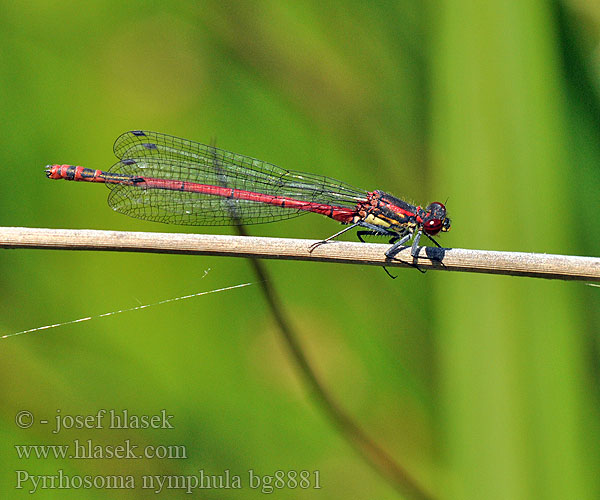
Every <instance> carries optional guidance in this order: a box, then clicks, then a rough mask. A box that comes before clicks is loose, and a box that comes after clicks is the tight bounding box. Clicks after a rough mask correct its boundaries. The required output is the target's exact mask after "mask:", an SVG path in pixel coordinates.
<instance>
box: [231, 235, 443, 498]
mask: <svg viewBox="0 0 600 500" xmlns="http://www.w3.org/2000/svg"><path fill="white" fill-rule="evenodd" d="M237 232H238V234H239V235H240V236H243V237H247V236H248V235H247V233H246V230H245V228H244V227H243V226H237ZM248 260H249V261H250V263H251V264H252V267H253V269H254V272H255V273H256V276H257V278H258V281H259V283H258V284H259V285H260V286H261V288H262V291H263V294H264V296H265V299H266V301H267V304H268V305H269V308H270V309H271V312H272V313H273V317H274V318H275V321H276V323H277V326H278V327H279V330H280V331H281V335H282V337H283V340H284V342H285V345H286V346H287V348H288V350H289V353H290V355H291V357H292V359H293V361H294V364H295V366H296V369H297V371H298V373H299V375H300V376H301V378H302V379H303V381H304V383H305V385H306V386H307V388H308V389H309V391H310V392H311V393H312V394H313V395H314V397H316V399H317V401H318V403H319V404H320V407H321V409H322V410H323V411H324V412H325V414H326V415H327V417H328V418H329V419H330V420H331V422H332V423H333V424H334V425H335V426H336V427H337V428H338V430H339V431H340V433H341V434H342V436H343V437H344V438H345V439H346V440H347V441H348V442H349V443H350V444H351V445H352V446H353V447H354V449H355V450H356V451H357V452H358V453H359V454H360V455H361V456H362V458H363V459H364V460H365V461H366V462H367V463H368V464H369V465H371V466H372V467H373V468H374V469H375V470H376V471H377V472H378V473H379V474H381V475H382V476H383V477H384V478H385V479H386V480H387V481H388V482H390V483H391V484H392V486H394V487H395V488H396V489H397V490H398V491H400V492H401V493H402V494H404V495H407V496H408V497H409V498H413V499H415V500H430V499H432V498H433V497H431V496H430V495H428V494H427V493H426V492H425V491H424V490H423V488H422V487H421V486H420V485H419V484H418V483H417V482H416V481H415V479H414V478H413V477H412V476H411V475H410V474H409V473H408V472H407V471H406V470H405V469H404V468H403V467H402V466H400V464H398V463H397V462H396V461H395V460H394V459H393V458H392V457H391V456H390V455H389V454H388V453H387V452H386V451H385V450H384V449H382V448H380V447H379V446H378V445H377V443H375V442H374V441H372V440H371V439H370V438H369V436H367V434H366V433H365V432H364V431H363V430H362V429H361V428H360V427H359V426H358V424H357V423H356V422H355V421H354V420H353V419H352V417H351V416H350V415H348V414H347V413H346V412H345V411H344V410H342V408H341V407H340V406H339V405H338V404H337V403H336V402H335V401H334V399H333V398H332V396H331V395H330V394H329V392H328V391H327V389H326V388H325V386H324V385H323V384H322V383H321V381H320V380H319V378H318V377H317V374H316V372H315V371H314V370H313V368H312V366H311V364H310V362H309V360H308V358H307V356H306V354H305V353H304V350H303V349H302V347H301V345H300V341H299V337H298V335H297V334H296V332H295V331H294V329H293V328H292V326H291V323H290V322H289V320H288V318H287V316H286V314H285V312H284V310H283V307H282V305H281V300H280V299H279V295H278V294H277V290H276V289H275V287H274V286H273V280H272V278H271V277H270V276H269V274H268V271H267V269H266V267H265V266H264V265H263V263H262V261H261V260H259V259H258V258H256V257H250V258H249V259H248Z"/></svg>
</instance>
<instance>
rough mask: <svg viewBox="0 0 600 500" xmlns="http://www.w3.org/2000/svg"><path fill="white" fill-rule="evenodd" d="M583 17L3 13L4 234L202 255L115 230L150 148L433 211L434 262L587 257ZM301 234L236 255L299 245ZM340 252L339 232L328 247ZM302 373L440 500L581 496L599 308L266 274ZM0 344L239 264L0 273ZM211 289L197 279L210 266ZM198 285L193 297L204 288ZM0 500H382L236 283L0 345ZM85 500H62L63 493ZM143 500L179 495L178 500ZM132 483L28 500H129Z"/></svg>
mask: <svg viewBox="0 0 600 500" xmlns="http://www.w3.org/2000/svg"><path fill="white" fill-rule="evenodd" d="M599 5H600V4H598V3H597V2H586V1H584V0H564V1H562V2H548V1H541V0H526V1H523V2H504V1H488V2H478V1H476V0H470V1H463V0H454V1H449V0H438V1H432V2H410V1H399V2H370V3H368V2H360V1H345V2H326V3H323V2H317V1H312V2H289V3H284V2H277V1H261V2H248V1H246V2H241V1H238V2H236V1H232V2H218V1H207V2H185V1H154V2H151V1H147V2H140V1H133V2H117V1H108V0H104V1H88V2H75V1H60V2H56V1H55V2H52V1H29V2H11V1H7V0H5V1H0V109H1V111H2V121H1V122H0V130H1V135H0V137H1V138H0V141H1V148H0V156H1V164H2V168H3V173H4V176H3V181H2V183H0V219H1V224H2V225H3V226H28V227H51V228H91V229H115V230H134V231H161V232H169V231H171V232H181V231H188V232H214V233H223V234H230V233H232V230H231V229H230V228H185V227H176V226H166V225H160V224H153V223H148V222H143V221H138V220H135V219H130V218H128V217H125V216H122V215H119V214H117V213H115V212H112V211H111V210H110V209H109V208H108V206H107V204H106V196H107V194H108V191H107V190H106V189H105V188H104V187H102V186H95V185H91V184H90V185H84V184H73V183H67V182H50V181H48V180H47V179H46V178H45V177H44V174H43V166H44V165H46V164H47V163H72V164H77V165H84V166H88V167H93V168H107V167H109V166H110V165H111V164H112V163H114V161H115V160H114V158H113V157H112V149H111V146H112V142H113V140H114V139H115V138H116V137H117V136H118V135H119V134H120V133H122V132H124V131H126V130H131V129H140V128H141V129H146V130H156V131H160V132H165V133H169V134H173V135H178V136H182V137H186V138H189V139H194V140H198V141H201V142H210V141H211V140H216V143H217V145H218V146H220V147H222V148H225V149H229V150H233V151H236V152H240V153H244V154H247V155H250V156H253V157H257V158H261V159H263V160H266V161H269V162H272V163H275V164H277V165H280V166H283V167H285V168H290V169H295V170H304V171H309V172H314V173H319V174H324V175H328V176H332V177H335V178H339V179H341V180H344V181H346V182H348V183H351V184H353V185H356V186H359V187H363V188H365V189H376V188H379V189H385V190H387V191H389V192H391V193H394V194H396V195H398V196H400V197H404V198H406V199H407V200H408V201H416V202H419V203H428V202H430V201H434V200H441V201H446V199H447V200H448V201H447V206H448V210H449V212H450V215H451V217H452V220H453V230H452V232H450V233H449V234H447V235H446V234H445V235H443V236H442V237H441V238H440V241H441V243H442V244H444V245H445V246H448V247H463V248H476V249H494V250H507V251H508V250H513V251H532V252H546V253H558V254H578V255H591V256H597V255H599V254H600V251H599V249H598V243H597V242H598V241H599V240H600V222H599V219H598V216H597V214H598V210H599V208H600V207H599V203H598V188H599V186H600V107H599V106H600V100H599V98H598V96H599V95H600V69H599V63H600V45H599V42H600V36H599V27H600V6H599ZM338 229H339V226H337V225H335V224H334V223H333V222H332V221H331V220H328V219H326V218H321V217H317V216H312V215H307V216H306V217H301V218H299V219H293V220H290V221H288V222H283V223H276V224H269V225H264V226H253V227H251V228H250V230H251V232H252V234H254V235H265V236H267V235H268V236H281V237H302V238H314V239H318V238H323V237H326V236H329V235H330V234H332V233H333V232H335V231H337V230H338ZM347 238H348V239H353V238H354V235H350V234H348V235H347ZM266 265H267V266H268V269H269V271H270V272H271V273H272V274H271V278H272V284H273V285H274V286H276V287H277V288H278V290H279V292H280V294H281V296H282V298H283V301H284V305H285V308H286V310H287V311H288V313H289V315H290V317H291V318H292V322H293V324H294V326H295V327H296V328H297V329H298V331H299V332H301V342H302V345H303V346H304V349H305V350H306V353H307V355H308V356H309V357H310V359H311V360H312V361H313V363H314V365H315V367H316V370H317V372H318V374H319V376H320V377H321V378H322V380H323V381H324V382H325V384H326V385H327V387H328V388H329V390H330V391H331V392H332V393H333V394H334V395H335V398H336V400H337V401H338V402H339V404H340V405H341V406H342V407H343V408H345V409H346V410H347V411H348V413H350V414H351V415H352V416H353V417H354V418H355V419H356V420H357V421H358V422H359V423H360V425H361V426H362V427H363V428H364V429H365V430H366V432H367V433H368V434H369V435H370V436H371V437H372V438H373V439H374V440H375V441H376V442H377V443H379V444H381V445H382V446H383V447H384V448H385V449H386V450H387V451H388V452H389V453H390V454H391V455H392V456H393V457H394V458H395V459H396V460H397V462H399V463H400V464H402V466H403V467H405V468H406V469H407V470H408V471H409V472H410V474H411V475H412V476H414V477H415V478H416V480H417V481H418V482H419V483H420V484H421V485H422V487H423V489H424V490H426V491H427V492H429V493H430V494H431V495H432V496H434V497H435V498H461V499H481V498H485V499H495V498H498V499H528V498H556V499H565V498H577V499H583V498H590V499H591V498H598V497H599V496H600V485H599V480H598V473H597V471H598V468H599V467H600V452H599V450H598V438H599V435H600V426H599V422H600V421H599V416H600V392H599V390H598V381H599V380H598V379H599V377H598V373H599V372H598V347H599V345H598V331H597V325H598V323H599V321H600V316H599V314H598V307H597V305H598V303H599V302H600V290H598V289H597V288H593V287H589V286H586V285H584V284H581V283H569V282H559V281H544V280H536V279H526V278H512V277H500V276H485V275H469V274H461V273H444V272H428V273H427V274H425V275H422V274H420V273H418V272H416V271H414V270H410V269H409V270H404V269H401V270H398V271H397V274H399V277H398V279H397V280H390V279H389V278H388V277H387V276H386V275H385V273H384V272H383V271H382V270H381V269H378V268H375V267H360V266H342V265H334V264H323V263H297V262H285V261H279V262H277V261H269V262H267V263H266ZM0 266H1V268H0V279H1V285H2V286H1V287H0V311H1V314H0V318H1V323H0V327H1V333H2V334H5V333H11V332H16V331H19V330H24V329H28V328H32V327H36V326H41V325H46V324H51V323H55V322H62V321H68V320H71V319H76V318H81V317H85V316H88V315H95V314H100V313H104V312H107V311H113V310H118V309H123V308H127V307H134V306H136V305H139V304H140V303H142V304H145V303H151V302H156V301H159V300H162V299H166V298H169V297H174V296H178V295H184V294H188V293H194V292H198V291H203V290H211V289H216V288H221V287H225V286H230V285H235V284H239V283H245V282H249V281H255V277H254V276H253V273H252V269H251V267H250V266H249V265H248V263H247V262H246V261H245V260H243V259H234V258H213V257H195V256H174V255H170V256H169V255H141V254H140V255H135V254H117V253H100V252H67V251H42V250H4V251H3V252H2V258H1V259H0ZM209 269H210V270H209ZM206 270H209V272H208V273H207V274H206V276H204V275H205V271H206ZM0 352H1V353H2V360H1V362H0V370H1V380H2V384H1V389H0V394H1V398H2V404H1V408H2V420H1V431H0V433H1V435H0V438H1V439H2V451H1V453H2V457H3V458H2V463H3V467H2V469H3V472H2V474H1V475H0V478H1V479H0V488H1V491H3V498H24V497H29V494H28V493H27V491H28V490H29V489H31V487H32V483H31V482H28V483H26V484H24V485H23V486H24V488H23V489H16V488H15V485H16V477H17V476H16V473H15V471H16V470H26V471H28V472H29V473H30V474H33V475H35V474H38V475H41V474H56V473H57V471H58V470H59V469H62V470H63V471H64V473H65V474H68V475H86V474H88V475H107V474H134V475H135V476H136V477H139V476H141V475H142V474H157V475H158V474H169V475H177V474H192V475H193V474H198V470H199V469H203V470H204V471H205V473H206V474H223V471H225V470H227V469H229V470H230V471H231V474H239V475H241V476H242V481H243V485H244V488H243V489H241V490H233V489H229V490H197V491H195V493H194V494H195V496H196V497H199V498H246V497H247V498H262V497H263V494H261V493H260V491H259V490H252V489H250V488H249V487H248V484H247V473H248V472H247V471H248V470H249V469H253V470H254V471H255V473H257V474H261V475H268V474H273V473H274V472H275V471H276V470H310V471H320V478H321V484H322V489H320V490H312V489H311V490H302V489H299V488H298V489H283V490H280V491H277V492H276V493H274V494H275V495H277V497H278V498H320V497H322V498H330V499H336V498H340V499H341V498H381V499H386V498H401V495H400V494H399V493H398V492H397V491H396V490H395V489H394V488H393V487H392V486H391V485H390V484H389V483H387V482H386V481H385V480H384V479H383V478H382V477H381V475H379V474H378V473H377V472H376V471H374V470H373V469H372V468H370V467H369V466H368V465H366V464H365V463H364V462H363V461H362V460H361V458H360V457H359V456H358V455H357V454H356V453H355V451H354V450H353V448H352V447H351V446H350V445H349V444H348V443H347V442H346V441H345V440H344V439H343V438H342V437H341V436H340V435H339V433H338V432H337V431H336V430H335V428H334V427H333V426H332V425H331V423H330V422H329V421H328V420H327V418H326V417H325V416H324V415H323V412H322V411H321V410H320V408H319V406H318V405H317V404H316V403H315V401H314V399H313V398H311V396H310V394H309V393H307V391H306V389H305V387H304V386H303V385H302V384H301V382H300V380H301V379H300V377H299V376H298V374H297V372H296V371H295V369H294V365H293V363H292V361H291V360H290V358H289V355H288V353H287V351H286V349H285V346H284V345H283V342H282V341H281V338H280V336H279V332H278V330H277V328H276V325H275V323H274V321H273V319H272V317H271V315H270V311H269V310H268V307H267V306H266V303H265V301H264V299H263V297H262V295H261V291H260V288H259V286H257V285H254V286H250V287H245V288H241V289H236V290H232V291H229V292H223V293H219V294H212V295H207V296H203V297H199V298H195V299H191V300H188V301H181V302H176V303H172V304H167V305H163V306H157V307H155V308H150V309H146V310H142V311H136V312H131V313H126V314H122V315H116V316H112V317H108V318H103V319H98V320H93V321H89V322H85V323H81V324H73V325H69V326H65V327H62V328H58V329H53V330H47V331H43V332H39V333H34V334H30V335H23V336H19V337H14V338H9V339H5V340H2V341H1V343H0ZM101 408H104V409H117V410H121V409H124V408H125V409H128V410H129V412H130V413H132V414H153V413H158V412H160V410H161V409H166V411H167V413H169V414H172V415H174V417H173V420H172V423H173V425H174V429H172V430H152V429H150V430H110V429H103V430H89V429H87V430H86V429H84V430H65V431H63V432H60V433H56V434H54V433H52V432H51V430H52V428H51V427H50V426H51V424H49V425H46V426H44V425H39V424H37V423H36V424H35V425H34V426H33V427H32V428H30V429H19V428H18V427H17V426H16V425H15V415H16V414H17V413H18V412H19V411H21V410H30V411H31V412H33V414H34V416H35V418H36V419H37V420H39V419H43V418H46V419H49V420H50V421H51V423H52V422H54V418H55V416H56V414H57V410H60V412H61V414H63V415H77V414H79V415H86V414H95V413H96V412H97V411H98V410H99V409H101ZM74 439H80V440H83V441H86V440H88V439H93V440H94V442H95V443H98V444H119V443H123V442H124V441H125V440H126V439H129V440H131V442H132V443H134V444H137V445H138V446H139V447H140V448H141V447H142V446H145V445H148V444H149V445H157V444H183V445H185V446H186V448H187V452H188V458H187V459H185V460H74V459H65V460H51V459H45V460H42V459H29V460H25V459H19V458H17V453H16V450H15V448H14V446H15V445H16V444H69V443H72V442H73V440H74ZM82 495H83V496H82ZM160 495H161V496H160V497H161V498H171V497H178V498H180V497H182V495H185V494H184V493H183V492H182V491H180V490H169V491H163V492H162V493H161V494H160ZM149 496H152V497H154V496H155V495H154V493H151V490H143V489H141V487H138V488H136V489H134V490H127V491H120V490H109V489H86V490H64V489H62V490H61V489H52V488H48V489H44V490H40V489H38V492H37V497H38V498H148V497H149Z"/></svg>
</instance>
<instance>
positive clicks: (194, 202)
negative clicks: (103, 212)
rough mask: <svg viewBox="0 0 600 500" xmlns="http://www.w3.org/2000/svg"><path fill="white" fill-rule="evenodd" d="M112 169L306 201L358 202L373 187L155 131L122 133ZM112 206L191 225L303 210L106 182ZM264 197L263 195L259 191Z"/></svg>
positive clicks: (277, 216) (248, 220)
mask: <svg viewBox="0 0 600 500" xmlns="http://www.w3.org/2000/svg"><path fill="white" fill-rule="evenodd" d="M114 151H115V154H116V155H117V157H118V158H119V159H120V160H121V161H120V162H119V163H117V164H115V165H114V166H113V167H112V168H111V170H110V171H111V172H115V173H119V174H126V175H131V176H134V177H136V178H140V179H143V178H154V179H165V180H169V181H181V182H193V183H198V184H203V185H209V186H219V187H226V188H233V189H240V190H244V191H249V192H253V193H258V194H261V195H265V196H281V197H286V198H291V199H294V200H299V201H304V202H306V203H322V204H325V205H332V206H337V207H355V206H356V203H357V201H359V200H364V199H365V195H366V193H365V192H364V191H360V190H358V189H356V188H354V187H352V186H350V185H348V184H345V183H343V182H340V181H337V180H335V179H331V178H328V177H323V176H318V175H313V174H305V173H301V172H293V171H290V170H285V169H282V168H279V167H277V166H276V165H272V164H270V163H266V162H263V161H260V160H256V159H254V158H250V157H247V156H244V155H240V154H236V153H231V152H228V151H224V150H222V149H218V148H215V147H212V146H207V145H204V144H200V143H197V142H193V141H189V140H185V139H179V138H177V137H173V136H169V135H165V134H159V133H156V132H144V131H132V132H127V133H125V134H123V135H121V136H120V137H119V138H118V139H117V140H116V142H115V145H114ZM107 185H108V186H109V187H110V188H111V190H112V192H111V194H110V196H109V204H110V206H111V207H112V208H113V209H115V210H117V211H119V212H122V213H125V214H127V215H130V216H132V217H138V218H141V219H147V220H154V221H159V222H167V223H173V224H189V225H229V224H232V223H233V224H235V223H242V224H256V223H262V222H272V221H276V220H282V219H287V218H290V217H296V216H299V215H303V214H305V213H306V211H304V210H299V209H298V208H287V207H282V206H279V205H271V204H268V203H265V202H262V201H251V200H243V199H235V198H227V197H223V196H214V195H210V194H205V193H198V192H188V191H184V190H181V191H177V190H163V189H145V188H144V187H143V186H144V183H143V182H142V183H139V184H137V185H136V184H134V185H125V184H107ZM259 198H260V197H259Z"/></svg>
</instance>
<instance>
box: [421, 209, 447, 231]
mask: <svg viewBox="0 0 600 500" xmlns="http://www.w3.org/2000/svg"><path fill="white" fill-rule="evenodd" d="M432 205H433V203H432ZM440 205H441V203H440ZM430 206H431V205H430ZM442 206H443V205H442ZM442 226H443V223H442V220H441V219H429V220H428V221H427V222H425V224H424V225H423V231H424V232H425V234H429V235H431V236H434V235H436V234H438V233H439V232H440V231H441V230H442Z"/></svg>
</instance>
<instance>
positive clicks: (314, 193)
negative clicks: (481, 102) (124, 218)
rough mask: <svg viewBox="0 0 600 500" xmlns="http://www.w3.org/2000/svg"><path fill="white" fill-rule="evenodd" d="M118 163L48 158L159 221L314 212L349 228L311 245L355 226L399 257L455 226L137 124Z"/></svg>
mask: <svg viewBox="0 0 600 500" xmlns="http://www.w3.org/2000/svg"><path fill="white" fill-rule="evenodd" d="M114 152H115V155H116V156H117V158H119V160H120V161H119V162H118V163H116V164H115V165H113V166H112V168H111V169H110V170H108V171H107V172H104V171H102V170H94V169H91V168H84V167H78V166H73V165H48V166H47V167H46V176H47V177H49V178H50V179H66V180H72V181H87V182H101V183H104V184H106V185H107V186H108V187H109V188H110V189H111V192H110V195H109V197H108V203H109V205H110V206H111V207H112V208H113V209H114V210H116V211H118V212H122V213H124V214H127V215H130V216H132V217H137V218H140V219H146V220H151V221H157V222H165V223H170V224H186V225H198V226H202V225H207V226H215V225H230V224H257V223H261V222H274V221H278V220H282V219H288V218H291V217H296V216H299V215H302V214H305V213H308V212H313V213H317V214H321V215H325V216H327V217H330V218H332V219H334V220H336V221H338V222H341V223H342V224H347V225H348V227H346V228H344V229H343V230H342V231H339V232H338V233H336V234H334V235H333V236H330V237H329V238H327V239H325V240H323V241H321V242H319V243H317V244H316V245H313V247H312V248H311V251H312V249H313V248H315V247H316V246H318V245H320V244H322V243H325V242H328V241H330V240H332V239H334V238H336V237H337V236H339V235H340V234H342V233H344V232H346V231H348V230H349V229H352V228H354V227H361V228H364V229H363V230H361V231H357V236H358V238H359V239H360V240H361V241H363V238H362V237H363V236H366V235H380V236H389V237H390V244H391V245H392V246H391V247H390V248H389V249H388V250H387V251H386V253H385V255H386V257H389V258H393V257H394V255H396V254H397V253H398V251H399V250H400V249H401V247H402V246H404V245H405V243H406V242H407V241H409V240H410V238H413V241H412V248H411V255H412V256H413V257H414V258H416V256H417V254H418V250H419V240H420V238H421V235H422V234H425V235H426V236H428V237H429V239H431V241H433V242H434V243H435V244H436V245H437V246H438V247H439V246H440V245H439V244H438V243H437V242H436V241H435V240H434V239H433V236H435V235H437V234H438V233H439V232H444V231H449V230H450V219H449V218H448V217H447V216H446V207H445V206H444V205H443V204H442V203H440V202H437V201H436V202H434V203H431V204H430V205H429V206H427V208H422V207H420V206H414V205H411V204H410V203H407V202H405V201H403V200H400V199H399V198H396V197H394V196H392V195H390V194H387V193H385V192H383V191H369V192H366V191H361V190H359V189H356V188H354V187H352V186H350V185H348V184H345V183H343V182H340V181H337V180H335V179H331V178H329V177H323V176H320V175H314V174H308V173H302V172H294V171H291V170H285V169H282V168H279V167H277V166H275V165H272V164H270V163H266V162H264V161H260V160H255V159H254V158H249V157H247V156H243V155H240V154H236V153H230V152H228V151H224V150H222V149H218V148H215V147H212V146H206V145H204V144H200V143H197V142H193V141H189V140H186V139H179V138H177V137H173V136H170V135H165V134H159V133H156V132H146V131H142V130H134V131H131V132H126V133H124V134H123V135H121V136H120V137H119V138H118V139H117V140H116V141H115V145H114Z"/></svg>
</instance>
